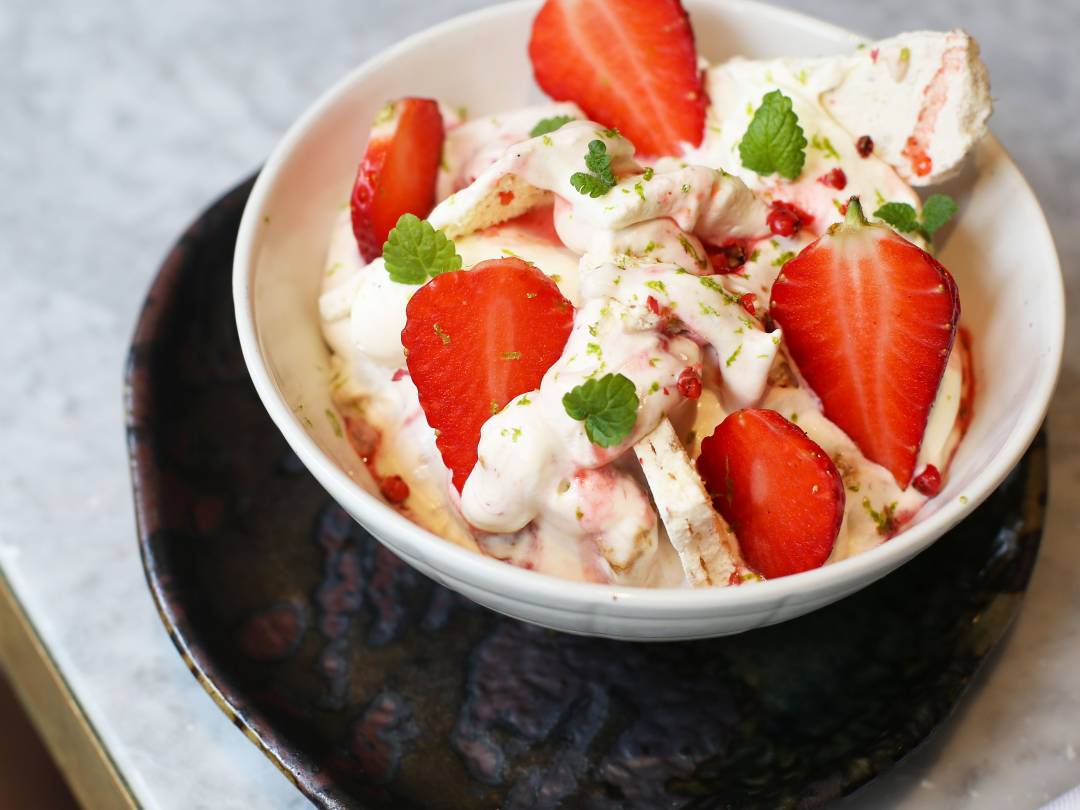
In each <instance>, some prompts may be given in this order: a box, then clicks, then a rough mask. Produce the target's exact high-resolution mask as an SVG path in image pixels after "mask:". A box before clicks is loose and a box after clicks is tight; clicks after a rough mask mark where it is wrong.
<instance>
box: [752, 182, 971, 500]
mask: <svg viewBox="0 0 1080 810" xmlns="http://www.w3.org/2000/svg"><path fill="white" fill-rule="evenodd" d="M770 312H771V314H772V317H773V320H774V321H776V323H778V324H779V325H780V326H781V327H783V330H784V341H785V343H786V344H787V349H788V353H789V354H790V355H791V358H792V359H793V360H794V361H795V364H796V365H797V366H798V368H799V371H800V372H802V376H803V377H804V378H805V379H806V382H807V383H809V385H810V387H811V388H813V389H814V393H816V394H817V395H818V398H819V399H820V400H821V404H822V407H823V409H824V412H825V415H826V416H827V417H828V418H829V419H830V420H832V421H833V422H835V423H836V424H837V425H838V426H839V427H840V428H841V429H843V431H844V432H845V433H847V435H848V436H850V437H851V439H852V440H853V441H854V442H855V443H856V444H857V445H858V446H859V449H860V450H862V452H863V455H865V456H866V457H867V458H868V459H870V460H871V461H875V462H877V463H878V464H880V465H881V466H883V467H885V468H886V469H887V470H888V471H889V472H891V473H892V475H893V478H895V479H896V483H897V485H899V486H900V487H901V488H907V486H908V484H909V483H910V482H911V476H912V473H913V472H914V470H915V459H916V457H917V456H918V454H919V446H920V445H921V444H922V440H923V433H924V431H925V430H926V421H927V419H928V418H929V415H930V406H931V405H933V404H934V398H935V397H936V396H937V391H938V386H939V385H940V384H941V377H942V375H943V374H944V373H945V365H946V363H947V362H948V360H949V352H950V351H951V350H952V345H953V340H954V339H955V337H956V324H957V321H958V320H959V319H960V297H959V295H958V293H957V290H956V282H955V281H953V278H952V276H951V275H949V271H948V270H946V269H945V268H944V267H942V266H941V264H939V263H938V262H937V260H936V259H934V257H933V256H931V255H930V254H929V253H927V252H926V251H924V250H920V249H919V248H918V247H916V246H915V245H913V244H911V243H910V242H908V241H907V240H906V239H904V238H903V237H901V236H899V235H898V234H897V233H896V232H895V231H893V230H892V228H889V227H886V226H885V225H871V224H869V223H868V222H867V221H866V218H865V217H864V216H863V213H862V208H861V207H860V206H859V201H858V199H857V198H855V197H853V198H852V199H851V201H850V202H849V203H848V209H847V215H846V216H845V218H844V222H843V223H842V224H840V223H838V224H837V225H834V226H832V227H831V228H830V229H829V231H828V233H827V234H826V235H824V236H822V237H821V238H820V239H818V240H817V241H816V242H813V243H812V244H810V245H808V246H807V247H806V248H805V249H804V250H803V251H802V252H801V253H800V254H799V255H798V256H796V257H795V258H794V259H792V260H791V261H789V262H788V263H787V264H785V265H784V269H783V270H782V271H781V273H780V276H779V278H777V280H776V283H775V284H774V285H773V289H772V301H771V303H770Z"/></svg>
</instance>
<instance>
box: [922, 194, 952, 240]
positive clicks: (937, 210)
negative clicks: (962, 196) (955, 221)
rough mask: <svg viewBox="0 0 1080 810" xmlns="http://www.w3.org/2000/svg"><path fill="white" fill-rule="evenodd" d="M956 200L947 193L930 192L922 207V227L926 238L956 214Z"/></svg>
mask: <svg viewBox="0 0 1080 810" xmlns="http://www.w3.org/2000/svg"><path fill="white" fill-rule="evenodd" d="M958 207H959V206H957V204H956V200H954V199H953V198H952V197H950V196H949V195H948V194H931V195H930V196H929V197H927V198H926V202H924V203H923V208H922V229H923V233H925V234H926V237H927V238H928V239H933V238H934V234H935V233H937V232H938V230H940V229H941V227H942V226H943V225H944V224H945V223H946V222H948V221H949V220H950V219H952V218H953V216H954V215H955V214H956V211H957V208H958Z"/></svg>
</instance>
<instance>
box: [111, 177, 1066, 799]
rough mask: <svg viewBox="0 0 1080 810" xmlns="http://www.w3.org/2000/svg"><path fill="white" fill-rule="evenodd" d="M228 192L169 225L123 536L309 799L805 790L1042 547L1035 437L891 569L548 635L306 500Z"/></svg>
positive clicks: (838, 764) (724, 795)
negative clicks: (258, 354)
mask: <svg viewBox="0 0 1080 810" xmlns="http://www.w3.org/2000/svg"><path fill="white" fill-rule="evenodd" d="M250 187H251V184H250V182H247V183H244V184H243V185H242V186H240V187H239V188H237V189H235V190H234V191H232V192H230V193H229V194H228V195H226V196H225V197H224V198H222V199H221V200H220V201H219V202H218V203H216V204H215V205H214V206H213V207H212V208H210V209H209V210H208V211H207V212H206V213H205V214H204V215H203V216H202V217H201V218H200V219H199V220H198V221H197V222H196V223H195V225H194V226H193V227H192V228H191V229H190V230H189V231H188V232H187V233H186V234H184V236H183V237H182V238H181V239H180V242H179V243H178V244H177V246H176V248H175V249H174V250H173V252H172V253H171V254H170V255H169V257H168V259H167V260H166V262H165V264H164V266H163V267H162V269H161V272H160V274H159V276H158V278H157V281H156V282H155V284H154V286H153V288H152V290H151V291H150V295H149V297H148V299H147V302H146V306H145V309H144V310H143V313H142V316H141V318H140V321H139V325H138V329H137V331H136V334H135V339H134V343H133V345H132V347H131V356H130V361H129V366H128V372H127V375H128V377H127V380H128V433H129V443H130V452H131V456H132V462H133V471H134V480H135V502H136V508H137V510H138V519H139V533H140V537H139V541H140V545H141V549H142V555H143V561H144V563H145V565H146V574H147V579H148V580H149V583H150V588H151V590H152V591H153V594H154V598H155V600H156V601H157V605H158V608H159V610H160V611H161V616H162V619H163V620H164V622H165V625H166V627H167V628H168V630H169V635H170V636H171V637H172V640H173V642H174V643H175V644H176V647H177V649H178V650H179V651H180V653H181V655H183V656H184V659H185V660H186V661H187V663H188V666H189V667H190V668H191V671H192V672H193V673H194V674H195V677H196V678H198V679H199V681H200V683H202V684H203V686H205V687H206V689H207V691H208V692H210V694H211V695H212V696H213V697H214V699H215V700H216V701H217V702H218V704H219V705H220V706H221V708H222V709H223V710H224V711H225V712H226V713H227V714H228V715H229V716H230V717H231V718H232V719H233V721H234V722H235V723H236V725H237V727H238V728H240V729H242V730H243V731H244V733H245V734H246V735H247V736H248V737H250V738H251V739H252V740H253V741H254V742H255V743H256V744H257V745H258V746H259V747H260V748H261V749H262V750H263V751H264V752H265V753H266V755H267V756H269V757H270V758H271V759H272V760H274V762H276V763H277V764H278V765H279V767H280V768H281V769H282V770H283V771H284V772H285V773H286V774H287V775H288V776H289V778H290V779H292V780H293V781H294V782H295V783H296V785H297V787H298V788H299V789H300V790H302V791H303V792H304V793H305V794H307V796H309V797H310V798H311V799H312V800H314V801H315V802H316V803H317V804H320V805H322V806H324V807H365V808H381V807H387V808H455V809H456V808H495V807H499V808H504V810H512V809H513V808H550V807H556V806H564V807H588V808H648V810H653V809H654V808H677V807H694V808H720V807H769V808H773V807H785V806H789V807H795V806H799V807H814V806H819V805H821V804H823V803H825V802H827V801H828V800H830V799H833V798H836V797H838V796H841V795H843V794H846V793H850V792H851V791H853V790H854V789H856V788H857V787H859V786H860V785H862V784H864V783H866V782H867V781H869V780H871V779H873V778H874V777H875V776H876V775H877V774H879V773H881V772H882V771H883V770H885V769H886V768H888V767H889V766H890V765H892V764H893V763H894V762H896V761H897V760H898V759H900V758H901V757H902V756H904V754H906V753H907V752H908V751H910V750H911V749H912V748H913V747H915V746H916V745H917V744H918V743H919V742H920V741H921V740H923V739H924V738H925V737H926V736H927V735H928V734H929V733H930V731H931V730H932V729H933V728H934V727H935V726H936V725H937V724H938V723H940V722H941V721H942V720H943V719H944V718H945V717H946V715H948V713H949V711H950V710H951V709H952V707H953V706H954V705H955V703H956V701H957V700H958V698H959V697H960V695H961V694H962V693H963V691H964V689H965V687H966V686H967V685H968V684H969V683H970V682H971V678H972V676H973V675H974V673H975V671H976V670H977V669H978V667H979V665H980V664H981V663H982V662H983V661H984V660H985V658H986V655H987V653H989V651H990V650H991V648H992V647H993V646H994V645H995V644H996V643H997V642H998V641H999V640H1000V639H1001V637H1002V635H1003V634H1004V632H1005V630H1006V628H1007V627H1008V625H1009V622H1010V620H1011V619H1012V617H1013V615H1014V614H1015V613H1016V610H1017V608H1018V606H1019V603H1020V599H1021V596H1022V595H1023V591H1024V589H1025V587H1026V586H1027V582H1028V576H1029V574H1030V573H1031V568H1032V565H1033V563H1034V561H1035V556H1036V551H1037V549H1038V545H1039V537H1040V527H1041V517H1042V512H1043V503H1044V496H1045V485H1046V456H1045V445H1044V440H1043V438H1042V437H1040V439H1039V440H1038V441H1037V442H1036V444H1035V446H1034V447H1033V448H1032V449H1031V450H1029V451H1028V453H1027V455H1026V456H1025V457H1024V459H1023V461H1022V462H1021V464H1020V465H1019V466H1018V467H1017V468H1016V469H1015V470H1014V471H1013V472H1012V474H1011V475H1010V476H1009V478H1008V479H1007V480H1006V482H1005V483H1004V484H1003V485H1002V486H1001V488H1000V489H999V490H998V491H997V492H995V493H994V494H993V495H992V496H991V497H990V499H989V500H988V501H987V502H986V503H985V504H984V505H983V506H981V507H980V508H979V509H978V511H976V512H975V514H974V515H972V517H971V518H970V519H968V520H967V521H965V522H964V523H963V524H962V525H960V526H959V527H958V528H956V529H955V530H954V531H952V532H951V533H950V534H949V535H947V536H946V537H944V538H943V539H942V540H941V541H939V542H938V543H937V544H935V545H934V546H933V547H932V548H931V549H930V550H928V551H926V552H925V553H923V554H922V555H921V556H919V557H918V558H917V559H916V560H915V561H913V562H912V563H910V564H908V565H905V566H904V567H903V568H901V569H900V570H899V571H897V572H895V573H894V574H892V575H891V576H889V577H886V578H885V579H884V580H881V581H880V582H878V583H877V584H875V585H872V586H870V587H869V588H867V589H866V590H864V591H862V592H861V593H859V594H857V595H856V596H853V597H851V598H849V599H846V600H844V601H842V602H839V603H837V604H834V605H832V606H830V607H828V608H825V609H823V610H820V611H818V612H817V613H813V614H811V615H809V616H804V617H802V618H800V619H796V620H794V621H790V622H787V623H786V624H782V625H780V626H777V627H771V628H768V629H765V630H759V631H755V632H752V633H747V634H744V635H741V636H736V637H733V638H722V639H716V640H712V641H700V642H693V643H678V644H655V645H644V644H628V643H620V642H613V641H603V640H596V639H587V638H578V637H574V636H566V635H560V634H558V633H554V632H551V631H546V630H541V629H538V628H536V627H532V626H529V625H525V624H521V623H519V622H516V621H512V620H510V619H506V618H503V617H501V616H498V615H496V614H494V613H491V612H489V611H487V610H485V609H483V608H479V607H476V606H474V605H472V604H470V603H468V602H466V601H465V600H464V599H462V598H460V597H458V596H456V595H454V594H452V593H451V592H449V591H447V590H444V589H443V588H441V587H439V586H437V585H435V584H433V583H432V582H430V581H429V580H427V579H425V578H424V577H422V576H421V575H419V574H417V573H416V572H414V571H413V570H412V569H410V568H409V567H407V566H406V565H404V564H403V563H401V562H399V561H398V560H397V559H396V558H395V557H394V556H393V555H392V554H390V553H389V552H388V551H387V550H386V549H384V548H383V547H382V546H381V545H379V543H377V542H376V541H375V540H373V539H372V538H371V536H370V535H368V534H367V533H366V532H365V531H364V530H363V529H361V528H360V527H359V526H357V525H356V524H354V523H353V522H352V521H351V520H350V519H349V518H348V517H347V516H346V514H345V513H344V512H343V511H342V510H341V509H340V508H339V507H337V506H336V505H335V504H334V503H333V502H332V501H331V500H330V499H329V498H328V497H327V495H326V493H325V492H324V491H323V490H322V489H321V488H320V487H319V485H318V484H317V483H316V482H315V481H314V480H313V479H312V478H311V476H310V475H308V473H307V472H306V471H305V469H304V468H303V467H302V466H301V464H300V463H299V461H298V460H297V459H296V457H295V456H294V455H293V454H292V453H291V452H290V450H289V448H288V447H287V446H286V444H285V442H284V440H283V439H282V437H281V436H280V434H279V433H278V431H277V430H276V429H275V428H274V426H273V424H272V423H271V422H270V419H269V417H268V416H267V415H266V413H265V411H264V410H263V408H262V405H261V404H260V402H259V400H258V398H257V397H256V395H255V391H254V389H253V388H252V386H251V383H250V382H249V380H248V376H247V372H246V370H245V368H244V364H243V361H242V359H241V356H240V348H239V345H238V343H237V337H236V332H235V328H234V325H233V308H232V295H231V288H230V269H231V263H232V253H233V242H234V239H235V235H236V230H237V225H238V223H239V220H240V213H241V210H242V208H243V205H244V201H245V199H246V198H247V195H248V192H249V190H250ZM195 776H196V775H194V774H193V777H195Z"/></svg>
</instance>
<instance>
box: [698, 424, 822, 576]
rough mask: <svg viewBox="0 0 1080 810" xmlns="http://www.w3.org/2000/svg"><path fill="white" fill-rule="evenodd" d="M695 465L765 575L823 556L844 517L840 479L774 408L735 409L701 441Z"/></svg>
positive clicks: (794, 569)
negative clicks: (699, 453) (771, 409)
mask: <svg viewBox="0 0 1080 810" xmlns="http://www.w3.org/2000/svg"><path fill="white" fill-rule="evenodd" d="M697 467H698V472H699V473H700V474H701V477H702V480H704V482H705V488H706V489H707V490H708V492H709V494H710V495H711V496H712V499H713V505H714V506H715V507H716V509H717V511H718V512H720V514H721V515H723V517H724V519H725V520H726V521H727V522H728V524H729V525H730V526H731V529H732V531H733V532H734V533H735V537H736V538H737V539H738V541H739V549H740V550H741V552H742V555H743V558H744V559H745V560H746V562H747V563H748V564H749V565H750V566H751V567H752V568H753V569H754V570H755V571H757V572H758V573H759V574H761V575H762V576H764V577H765V578H766V579H772V578H774V577H783V576H787V575H789V574H797V573H799V572H800V571H809V570H810V569H812V568H819V567H820V566H822V565H824V564H825V561H826V560H827V559H828V558H829V554H831V553H832V549H833V545H834V544H835V543H836V536H837V535H838V534H839V532H840V524H841V522H842V521H843V519H844V485H843V483H842V481H841V478H840V473H839V472H838V471H837V469H836V465H834V464H833V462H832V459H830V458H829V456H828V455H827V454H826V453H825V451H824V450H822V449H821V447H819V446H818V445H817V444H816V443H815V442H814V441H813V440H812V439H811V438H810V437H809V436H807V435H806V434H805V433H804V432H803V431H802V430H801V429H799V428H798V427H796V426H795V425H793V424H792V423H791V422H789V421H788V420H787V419H785V418H784V417H783V416H781V415H780V414H779V413H777V412H776V411H770V410H764V409H761V408H748V409H745V410H741V411H736V412H735V413H732V414H730V415H729V416H728V417H727V418H726V419H724V421H723V422H721V423H720V425H719V426H718V427H717V428H716V430H715V431H714V432H713V434H712V436H710V437H708V438H707V439H705V440H704V441H703V442H702V443H701V455H700V456H698V460H697Z"/></svg>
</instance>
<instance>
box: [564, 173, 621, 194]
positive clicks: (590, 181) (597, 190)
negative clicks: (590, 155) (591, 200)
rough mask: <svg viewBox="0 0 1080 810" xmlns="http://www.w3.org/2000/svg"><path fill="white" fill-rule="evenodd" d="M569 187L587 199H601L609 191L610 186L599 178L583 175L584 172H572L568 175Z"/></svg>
mask: <svg viewBox="0 0 1080 810" xmlns="http://www.w3.org/2000/svg"><path fill="white" fill-rule="evenodd" d="M570 185H572V186H573V187H574V190H575V191H578V192H579V193H581V194H584V195H585V196H587V197H603V196H604V195H605V194H607V193H608V192H609V191H611V186H609V185H608V184H607V183H605V182H604V181H603V180H601V179H600V178H599V177H596V176H594V175H591V174H585V172H574V173H573V174H572V175H570Z"/></svg>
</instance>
